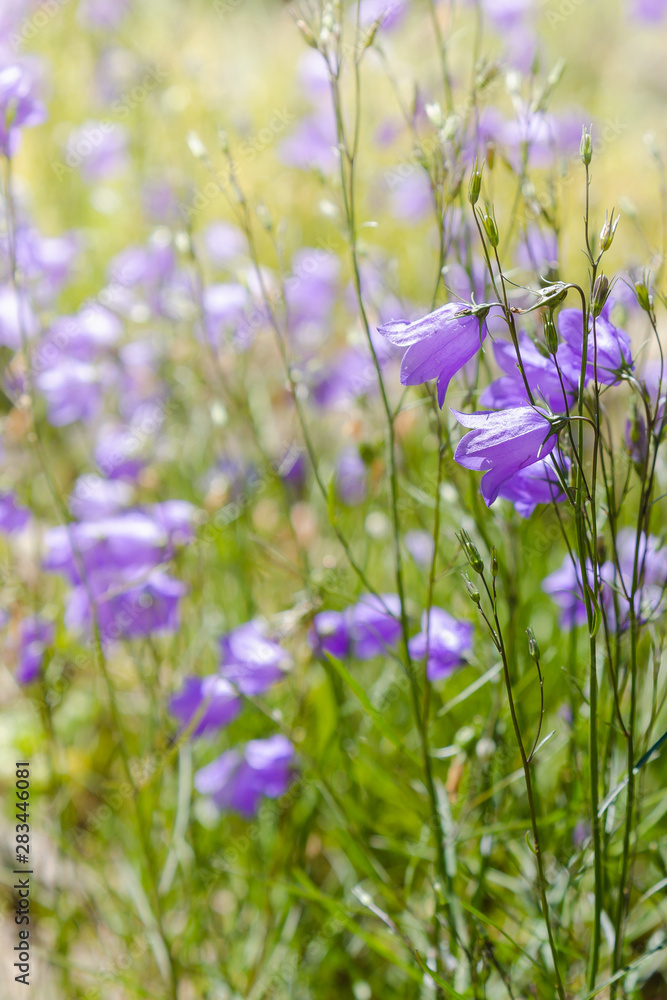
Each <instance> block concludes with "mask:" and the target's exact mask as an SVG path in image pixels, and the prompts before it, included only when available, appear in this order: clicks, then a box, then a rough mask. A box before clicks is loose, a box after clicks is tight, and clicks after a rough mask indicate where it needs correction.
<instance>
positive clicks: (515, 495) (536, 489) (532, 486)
mask: <svg viewBox="0 0 667 1000" xmlns="http://www.w3.org/2000/svg"><path fill="white" fill-rule="evenodd" d="M498 496H499V497H500V499H501V500H509V501H510V503H513V504H514V509H515V510H516V512H517V513H518V514H520V515H521V517H530V515H531V514H532V513H533V511H534V510H535V508H536V507H537V505H538V503H551V502H552V501H553V502H554V503H559V502H560V501H562V500H564V499H565V494H564V493H563V490H562V488H561V485H560V481H559V479H558V476H557V474H556V469H555V467H554V464H553V460H552V459H550V458H546V459H540V461H539V462H535V464H534V465H530V466H529V467H528V468H527V469H522V470H521V471H520V472H517V473H516V475H514V476H512V477H511V479H508V480H507V481H506V482H505V483H503V485H502V486H501V487H500V491H499V493H498Z"/></svg>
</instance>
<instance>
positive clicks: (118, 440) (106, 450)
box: [94, 424, 147, 482]
mask: <svg viewBox="0 0 667 1000" xmlns="http://www.w3.org/2000/svg"><path fill="white" fill-rule="evenodd" d="M146 437H147V435H146V434H142V433H141V432H140V431H136V432H135V431H134V430H133V428H132V425H131V424H130V425H127V426H123V425H121V424H105V425H104V426H103V427H102V428H101V430H100V432H99V434H98V437H97V443H96V445H95V450H94V457H95V462H96V463H97V466H98V468H99V469H100V471H101V472H102V473H103V474H104V475H105V476H106V477H107V478H109V479H127V480H129V481H130V482H134V481H135V480H136V479H137V478H138V476H139V473H140V472H141V470H142V469H143V467H144V465H145V461H144V459H143V458H141V457H140V452H141V450H142V445H143V443H145V439H146Z"/></svg>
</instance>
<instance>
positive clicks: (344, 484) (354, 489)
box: [335, 445, 368, 507]
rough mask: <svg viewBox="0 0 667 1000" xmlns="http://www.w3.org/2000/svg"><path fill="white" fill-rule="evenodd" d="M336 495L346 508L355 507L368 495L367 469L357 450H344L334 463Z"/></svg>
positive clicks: (352, 447)
mask: <svg viewBox="0 0 667 1000" xmlns="http://www.w3.org/2000/svg"><path fill="white" fill-rule="evenodd" d="M335 485H336V494H337V496H338V498H339V500H342V502H343V503H344V504H347V506H348V507H357V506H358V505H359V504H362V503H363V502H364V500H365V499H366V496H367V493H368V469H367V468H366V463H365V462H364V460H363V458H362V457H361V455H360V454H359V451H358V449H357V448H355V447H354V445H351V446H350V447H349V448H344V449H343V451H341V453H340V455H339V456H338V460H337V462H336V475H335Z"/></svg>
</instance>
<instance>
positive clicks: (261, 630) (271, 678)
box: [220, 620, 292, 697]
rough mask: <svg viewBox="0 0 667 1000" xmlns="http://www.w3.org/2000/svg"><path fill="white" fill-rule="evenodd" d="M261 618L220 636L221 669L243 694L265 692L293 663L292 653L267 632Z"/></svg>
mask: <svg viewBox="0 0 667 1000" xmlns="http://www.w3.org/2000/svg"><path fill="white" fill-rule="evenodd" d="M266 631H267V629H266V626H265V625H264V623H263V622H262V621H260V620H254V621H250V622H246V623H245V624H244V625H239V626H238V627H237V628H235V629H232V631H231V632H228V633H227V635H225V636H223V637H222V638H221V640H220V653H221V659H220V673H221V674H222V676H223V677H225V678H226V679H227V680H228V681H231V683H232V684H234V685H235V686H236V687H237V688H238V689H239V691H240V692H241V693H242V694H245V695H249V696H250V697H254V696H255V695H258V694H264V692H265V691H268V689H269V688H270V687H272V686H273V685H274V684H275V683H276V682H277V681H279V680H281V679H282V677H283V674H284V672H285V671H286V670H288V669H289V668H290V667H291V665H292V657H291V656H290V655H289V653H287V652H286V651H285V650H284V649H283V648H282V646H280V645H279V644H278V643H277V642H274V641H273V639H270V638H268V637H267V636H266Z"/></svg>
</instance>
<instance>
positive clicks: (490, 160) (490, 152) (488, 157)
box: [486, 142, 496, 170]
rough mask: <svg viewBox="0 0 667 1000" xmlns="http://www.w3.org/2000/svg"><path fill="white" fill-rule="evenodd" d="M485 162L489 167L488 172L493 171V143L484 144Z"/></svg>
mask: <svg viewBox="0 0 667 1000" xmlns="http://www.w3.org/2000/svg"><path fill="white" fill-rule="evenodd" d="M486 162H487V163H488V165H489V170H493V165H494V163H495V162H496V144H495V143H494V142H487V144H486Z"/></svg>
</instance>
